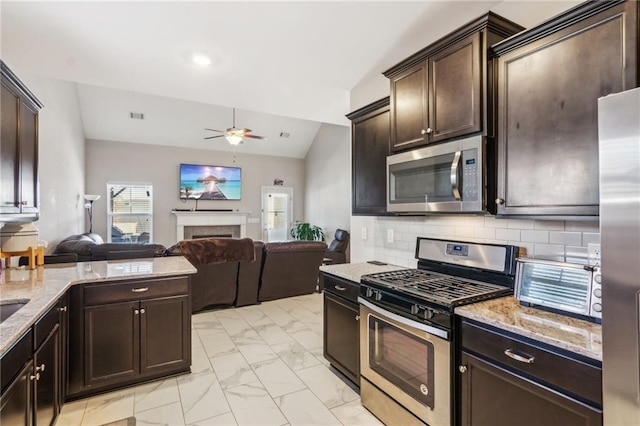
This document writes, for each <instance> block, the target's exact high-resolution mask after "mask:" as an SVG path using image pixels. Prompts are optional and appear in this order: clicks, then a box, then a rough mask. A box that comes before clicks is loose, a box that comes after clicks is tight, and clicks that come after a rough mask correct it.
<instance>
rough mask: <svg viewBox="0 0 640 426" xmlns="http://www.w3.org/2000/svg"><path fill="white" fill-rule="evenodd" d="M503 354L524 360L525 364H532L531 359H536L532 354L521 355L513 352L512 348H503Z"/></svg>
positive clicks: (517, 359)
mask: <svg viewBox="0 0 640 426" xmlns="http://www.w3.org/2000/svg"><path fill="white" fill-rule="evenodd" d="M504 354H505V355H506V356H508V357H509V358H511V359H515V360H516V361H520V362H524V363H525V364H533V361H534V360H535V359H536V358H535V357H533V356H529V355H527V356H522V355H518V354H517V353H515V352H513V350H512V349H505V351H504Z"/></svg>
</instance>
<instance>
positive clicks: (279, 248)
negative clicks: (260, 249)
mask: <svg viewBox="0 0 640 426" xmlns="http://www.w3.org/2000/svg"><path fill="white" fill-rule="evenodd" d="M326 249H327V245H326V244H325V243H323V242H319V241H289V242H282V243H266V244H265V245H264V261H263V265H262V276H261V277H260V290H259V292H258V300H259V301H260V302H264V301H266V300H274V299H281V298H284V297H291V296H298V295H302V294H311V293H313V292H314V291H315V290H316V285H317V283H318V270H319V268H320V265H322V259H323V258H324V254H325V250H326Z"/></svg>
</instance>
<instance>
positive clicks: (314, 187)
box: [304, 124, 351, 243]
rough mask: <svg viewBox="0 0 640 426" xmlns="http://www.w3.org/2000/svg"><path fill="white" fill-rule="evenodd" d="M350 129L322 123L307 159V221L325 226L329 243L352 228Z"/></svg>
mask: <svg viewBox="0 0 640 426" xmlns="http://www.w3.org/2000/svg"><path fill="white" fill-rule="evenodd" d="M350 135H351V130H350V128H349V127H347V126H337V125H333V124H322V126H321V127H320V130H319V131H318V134H317V135H316V138H315V139H314V141H313V144H312V145H311V148H310V149H309V152H308V153H307V156H306V159H305V175H306V190H305V198H304V209H305V220H306V221H309V222H310V223H312V224H314V225H318V226H320V227H322V229H323V230H324V232H325V234H326V240H327V243H329V242H331V240H332V239H333V234H334V232H335V230H336V229H337V228H341V229H346V230H349V229H350V218H351V142H350V141H351V137H350Z"/></svg>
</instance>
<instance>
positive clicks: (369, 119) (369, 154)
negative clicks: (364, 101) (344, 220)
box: [347, 97, 389, 216]
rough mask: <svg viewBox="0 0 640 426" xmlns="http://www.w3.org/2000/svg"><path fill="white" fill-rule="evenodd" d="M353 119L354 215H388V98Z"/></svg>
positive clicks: (355, 114)
mask: <svg viewBox="0 0 640 426" xmlns="http://www.w3.org/2000/svg"><path fill="white" fill-rule="evenodd" d="M347 118H348V119H349V120H351V163H352V164H351V175H352V188H351V194H352V204H351V209H352V213H353V214H354V215H371V216H376V215H384V214H386V212H387V196H386V194H387V172H386V170H387V156H388V155H389V97H386V98H383V99H380V100H379V101H376V102H373V103H371V104H369V105H367V106H365V107H362V108H360V109H358V110H356V111H354V112H352V113H350V114H348V115H347Z"/></svg>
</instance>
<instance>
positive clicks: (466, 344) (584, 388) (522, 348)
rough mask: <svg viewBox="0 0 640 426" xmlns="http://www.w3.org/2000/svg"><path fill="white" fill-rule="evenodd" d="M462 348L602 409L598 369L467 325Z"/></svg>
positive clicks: (464, 323) (600, 382)
mask: <svg viewBox="0 0 640 426" xmlns="http://www.w3.org/2000/svg"><path fill="white" fill-rule="evenodd" d="M462 346H463V348H464V350H467V351H470V352H473V353H476V354H478V355H480V356H483V357H484V358H488V359H490V360H493V361H496V362H497V363H499V364H502V365H506V366H507V367H510V368H511V369H513V370H516V371H517V372H520V373H522V374H524V375H526V376H528V377H531V378H533V379H534V380H535V381H542V382H544V383H545V384H547V385H549V386H550V387H553V388H556V389H561V390H565V391H567V392H569V393H570V394H572V395H575V396H577V397H579V398H580V399H583V400H586V401H589V402H591V403H593V404H595V405H596V406H598V407H601V406H602V370H601V369H600V368H598V367H596V366H593V365H589V364H586V363H584V362H581V361H578V360H576V359H571V358H568V357H566V356H563V355H561V354H556V353H553V352H550V351H548V350H546V349H543V348H541V347H537V346H533V345H532V344H529V343H525V342H522V341H520V340H516V339H513V338H510V337H507V336H505V335H502V334H498V333H496V332H493V331H490V330H487V329H484V328H482V327H481V326H476V325H474V324H470V323H467V322H463V324H462ZM509 354H510V355H511V356H509ZM514 358H519V359H520V360H517V359H514ZM527 360H529V362H527Z"/></svg>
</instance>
